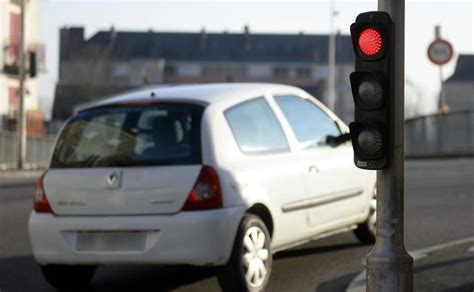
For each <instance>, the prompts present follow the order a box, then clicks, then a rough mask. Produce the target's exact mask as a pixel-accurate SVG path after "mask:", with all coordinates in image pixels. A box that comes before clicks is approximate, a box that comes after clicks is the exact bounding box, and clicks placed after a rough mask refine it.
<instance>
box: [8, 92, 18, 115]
mask: <svg viewBox="0 0 474 292" xmlns="http://www.w3.org/2000/svg"><path fill="white" fill-rule="evenodd" d="M18 106H19V102H18V88H16V87H13V86H9V87H8V109H10V110H17V109H18Z"/></svg>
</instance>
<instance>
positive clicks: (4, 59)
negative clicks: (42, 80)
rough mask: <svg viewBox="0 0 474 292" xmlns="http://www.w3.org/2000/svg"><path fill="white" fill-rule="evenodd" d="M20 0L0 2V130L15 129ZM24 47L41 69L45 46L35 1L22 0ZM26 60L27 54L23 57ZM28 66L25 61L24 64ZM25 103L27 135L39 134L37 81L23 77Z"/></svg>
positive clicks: (17, 107)
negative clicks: (41, 39)
mask: <svg viewBox="0 0 474 292" xmlns="http://www.w3.org/2000/svg"><path fill="white" fill-rule="evenodd" d="M20 2H21V1H20V0H2V1H1V2H0V47H1V48H2V50H0V62H1V66H0V69H1V70H0V131H9V132H14V131H16V124H17V123H16V120H17V115H18V110H19V92H18V88H19V85H20V84H19V83H20V82H19V60H20V46H19V45H20V33H21V26H20V25H21V9H20ZM25 3H26V4H25V6H26V7H25V10H26V13H25V27H26V29H25V50H26V52H27V53H28V52H36V56H37V68H38V69H39V71H43V72H44V70H45V62H44V61H45V48H44V45H43V44H41V43H40V41H39V14H40V9H39V3H40V1H26V2H25ZM26 60H27V62H28V58H26ZM26 67H27V68H28V67H29V64H28V63H27V64H26ZM25 104H26V111H27V120H28V123H27V125H28V127H27V131H28V134H29V135H42V134H43V131H44V130H43V125H44V123H43V121H44V114H43V112H42V111H41V110H40V109H39V99H38V81H37V79H36V78H27V79H26V82H25Z"/></svg>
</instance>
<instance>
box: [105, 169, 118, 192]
mask: <svg viewBox="0 0 474 292" xmlns="http://www.w3.org/2000/svg"><path fill="white" fill-rule="evenodd" d="M106 182H107V188H109V189H113V188H119V187H120V173H117V172H115V171H114V172H112V173H110V174H109V175H107V177H106Z"/></svg>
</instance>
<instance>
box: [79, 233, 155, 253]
mask: <svg viewBox="0 0 474 292" xmlns="http://www.w3.org/2000/svg"><path fill="white" fill-rule="evenodd" d="M146 237H147V233H146V232H78V233H77V237H76V250H77V251H101V252H114V251H144V250H145V244H146Z"/></svg>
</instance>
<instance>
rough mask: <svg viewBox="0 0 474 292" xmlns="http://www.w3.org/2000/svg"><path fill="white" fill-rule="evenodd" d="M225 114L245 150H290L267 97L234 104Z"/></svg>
mask: <svg viewBox="0 0 474 292" xmlns="http://www.w3.org/2000/svg"><path fill="white" fill-rule="evenodd" d="M224 115H225V117H226V119H227V122H228V123H229V126H230V128H231V130H232V133H233V134H234V137H235V140H236V142H237V144H238V145H239V147H240V150H242V151H243V152H279V151H287V150H289V146H288V142H287V140H286V137H285V134H284V132H283V130H282V128H281V125H280V122H279V121H278V119H277V118H276V116H275V114H274V113H273V111H272V109H271V108H270V106H269V105H268V103H267V101H266V100H265V98H263V97H258V98H255V99H252V100H250V101H246V102H243V103H241V104H238V105H236V106H233V107H231V108H229V109H228V110H226V111H225V112H224Z"/></svg>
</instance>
